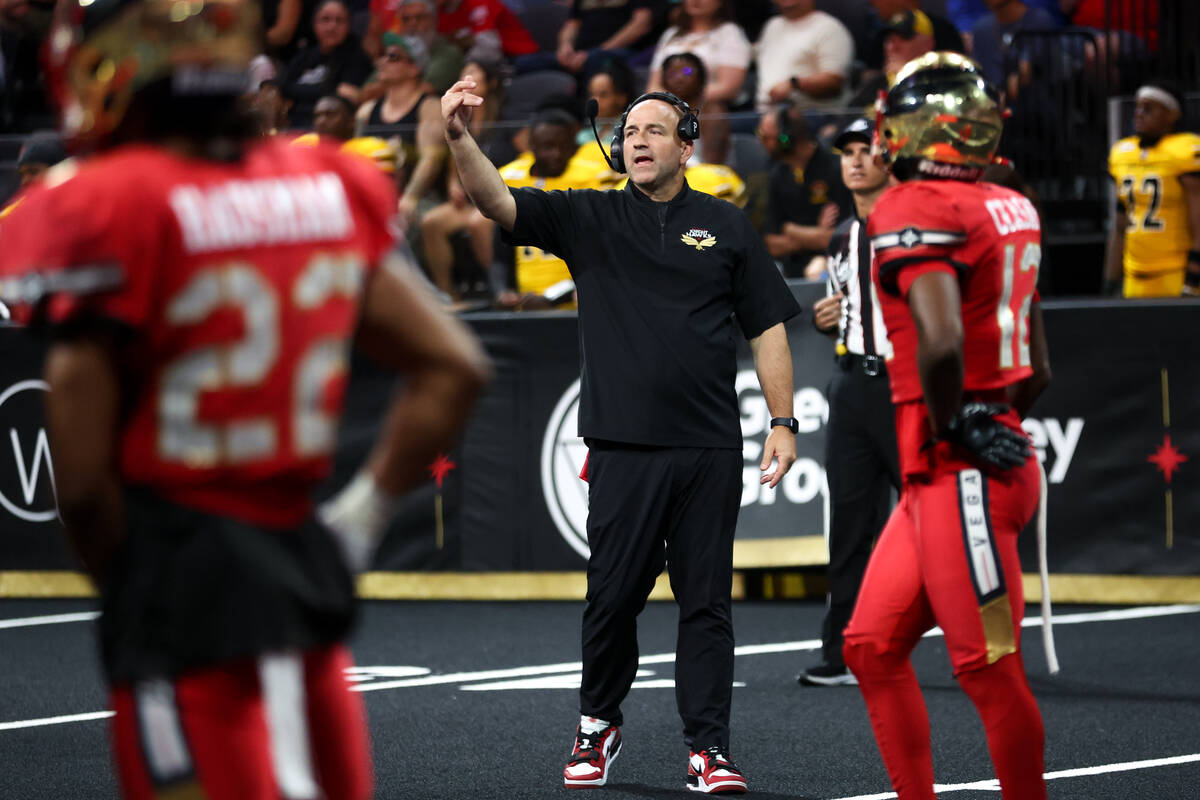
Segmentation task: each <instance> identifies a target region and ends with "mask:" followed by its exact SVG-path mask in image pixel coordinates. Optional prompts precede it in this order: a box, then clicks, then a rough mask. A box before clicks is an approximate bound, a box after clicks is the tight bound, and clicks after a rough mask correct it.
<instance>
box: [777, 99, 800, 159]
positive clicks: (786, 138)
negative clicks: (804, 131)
mask: <svg viewBox="0 0 1200 800" xmlns="http://www.w3.org/2000/svg"><path fill="white" fill-rule="evenodd" d="M790 110H791V108H790V107H789V106H787V105H781V106H780V107H779V111H778V112H776V113H777V115H778V116H777V118H776V121H777V124H778V125H779V133H778V134H777V135H776V138H775V141H776V143H777V144H778V145H779V151H780V152H781V153H788V152H791V150H792V148H793V147H795V146H796V134H795V133H794V132H793V131H792V120H791V118H790V117H789V116H788V112H789V111H790Z"/></svg>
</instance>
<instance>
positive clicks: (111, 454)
mask: <svg viewBox="0 0 1200 800" xmlns="http://www.w3.org/2000/svg"><path fill="white" fill-rule="evenodd" d="M114 353H115V346H114V344H113V342H112V341H111V339H109V338H107V337H103V336H93V337H89V338H83V337H77V338H71V339H62V340H56V341H55V342H54V343H53V344H52V345H51V346H50V349H49V351H48V352H47V355H46V363H45V377H46V382H47V383H48V384H50V391H49V393H48V394H47V397H46V429H47V431H48V433H49V436H50V450H51V452H52V453H53V455H54V485H55V490H56V493H57V496H58V509H59V514H60V516H61V517H62V521H63V525H64V526H65V528H66V531H67V536H68V537H69V538H70V540H71V543H72V544H73V545H74V547H75V550H76V551H77V552H78V553H79V556H80V558H81V559H82V560H83V564H84V567H85V568H86V569H87V571H88V573H89V574H90V575H91V576H92V578H93V580H94V581H95V582H96V583H97V584H98V585H99V584H101V583H102V582H103V580H104V576H105V572H106V570H107V567H108V563H109V559H110V558H111V556H112V553H113V551H114V550H115V549H116V547H117V544H118V543H119V542H120V540H121V538H122V536H123V535H124V529H125V500H124V494H123V492H122V490H121V482H120V469H119V465H118V455H119V436H120V434H119V430H120V408H121V388H120V387H121V384H120V380H119V377H118V373H117V368H116V359H115V356H114Z"/></svg>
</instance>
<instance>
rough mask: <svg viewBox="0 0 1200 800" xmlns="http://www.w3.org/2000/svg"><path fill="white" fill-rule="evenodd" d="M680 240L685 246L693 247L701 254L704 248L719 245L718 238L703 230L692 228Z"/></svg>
mask: <svg viewBox="0 0 1200 800" xmlns="http://www.w3.org/2000/svg"><path fill="white" fill-rule="evenodd" d="M679 240H680V241H681V242H683V243H684V244H687V245H691V246H692V247H694V248H696V249H697V250H699V251H700V252H704V248H706V247H712V246H713V245H715V244H716V243H717V237H715V236H713V235H712V234H711V233H709V232H708V231H706V230H703V229H702V228H692V229H691V230H690V231H688V232H687V233H685V234H684V235H683V236H680V237H679Z"/></svg>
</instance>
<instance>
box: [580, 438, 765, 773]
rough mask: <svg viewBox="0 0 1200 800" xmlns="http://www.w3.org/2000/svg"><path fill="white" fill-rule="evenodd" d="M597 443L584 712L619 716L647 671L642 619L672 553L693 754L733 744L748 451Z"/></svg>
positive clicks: (592, 470) (682, 697) (591, 471)
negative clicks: (641, 671) (738, 555)
mask: <svg viewBox="0 0 1200 800" xmlns="http://www.w3.org/2000/svg"><path fill="white" fill-rule="evenodd" d="M589 444H590V446H591V450H590V453H589V460H588V484H589V490H588V492H589V496H588V502H589V510H588V522H587V533H588V545H589V546H590V548H591V558H589V559H588V570H587V581H588V588H587V608H586V609H585V610H584V612H583V682H582V684H581V686H580V692H579V696H580V711H581V712H582V713H583V714H586V715H588V716H591V717H597V718H599V719H604V720H608V721H610V722H612V723H614V724H618V725H619V724H621V722H622V716H621V702H622V701H623V700H624V699H625V696H626V695H627V694H628V693H629V687H630V686H631V685H632V683H633V679H634V677H635V675H636V674H637V666H638V643H637V616H638V614H639V613H641V611H642V609H643V608H645V606H646V598H647V596H648V595H649V594H650V590H651V589H652V588H653V587H654V581H655V578H657V577H658V574H659V573H660V572H662V568H663V563H664V560H665V562H666V564H667V571H668V574H669V575H670V578H671V590H672V591H673V592H674V594H675V601H676V603H678V605H679V631H678V638H677V641H676V646H675V700H676V703H677V705H678V707H679V715H680V717H681V718H682V719H683V735H684V739H685V740H686V742H687V744H688V745H689V746H690V747H691V748H692V749H693V750H700V749H702V748H705V747H709V746H711V745H714V744H719V745H721V746H723V747H728V746H729V710H730V702H731V700H732V696H733V688H732V687H733V619H732V611H731V603H730V592H731V590H732V583H733V534H734V528H735V527H736V526H737V515H738V507H739V505H740V501H741V494H742V453H741V451H739V450H733V449H727V450H726V449H706V448H642V447H636V446H630V445H622V444H614V443H603V442H596V441H592V442H590V443H589Z"/></svg>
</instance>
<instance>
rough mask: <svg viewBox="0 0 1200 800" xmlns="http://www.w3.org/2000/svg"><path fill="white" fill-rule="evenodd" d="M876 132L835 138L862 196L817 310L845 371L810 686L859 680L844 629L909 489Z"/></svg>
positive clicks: (838, 372) (829, 455)
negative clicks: (884, 270)
mask: <svg viewBox="0 0 1200 800" xmlns="http://www.w3.org/2000/svg"><path fill="white" fill-rule="evenodd" d="M874 127H875V126H874V125H873V124H872V123H871V122H870V121H869V120H867V119H857V120H855V121H854V122H852V123H850V124H849V125H848V126H847V127H846V129H845V130H843V131H842V132H841V134H839V135H838V137H837V139H835V140H834V147H836V148H837V149H839V150H841V152H842V180H843V181H845V183H846V186H847V187H848V188H849V189H850V191H851V193H852V194H853V195H854V207H855V210H856V212H857V214H856V216H854V217H851V218H850V219H848V220H846V221H845V222H843V223H842V224H841V225H839V226H838V228H837V230H835V231H834V234H833V238H832V239H831V240H830V242H829V251H828V259H829V261H828V269H827V271H828V273H829V287H828V296H827V297H825V298H823V299H821V300H818V301H817V303H816V304H815V305H814V306H813V324H814V325H816V327H817V330H819V331H821V332H822V333H827V334H830V335H834V334H836V336H837V345H836V353H837V364H838V369H835V370H834V371H833V378H832V380H831V381H830V384H829V428H828V431H827V436H826V439H825V472H826V475H827V477H828V480H829V568H828V576H829V597H828V609H827V611H826V612H825V622H824V624H823V626H822V629H821V644H822V654H823V659H822V661H821V663H820V664H817V665H815V666H813V667H810V668H809V669H807V670H805V671H804V672H802V673H801V674H800V676H799V681H800V683H802V684H805V685H808V686H838V685H844V684H853V683H856V681H855V679H854V675H853V674H851V672H850V671H849V670H847V669H846V664H845V662H844V661H843V660H842V630H843V629H844V628H845V627H846V623H847V622H849V621H850V614H851V612H853V611H854V600H855V598H856V597H857V596H858V587H859V584H861V583H862V577H863V572H864V570H866V568H867V558H868V557H869V556H870V555H871V547H872V546H873V545H874V543H875V537H876V536H878V535H879V531H880V530H881V529H882V528H883V523H884V522H886V521H887V516H888V511H889V507H890V503H889V499H890V498H889V495H890V491H889V490H890V489H891V488H894V489H896V491H899V490H900V465H899V457H898V455H897V452H896V428H895V419H894V417H893V412H892V399H891V395H890V393H889V390H888V379H887V370H886V368H885V366H884V361H885V360H886V359H887V358H888V357H889V356H890V355H891V352H892V348H891V345H890V344H889V343H888V339H887V331H886V330H885V329H884V327H883V316H882V315H881V314H880V312H879V308H878V306H877V304H876V303H875V302H874V298H873V297H872V295H871V292H872V288H871V244H870V241H869V240H868V238H867V215H868V214H870V213H871V209H872V208H873V207H874V205H875V201H876V200H878V199H879V196H880V195H881V194H883V191H884V189H886V188H887V186H888V180H889V176H888V173H887V171H886V170H884V169H883V167H881V166H879V165H877V164H876V163H875V161H874V158H873V157H872V154H871V137H872V134H873V132H874Z"/></svg>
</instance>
